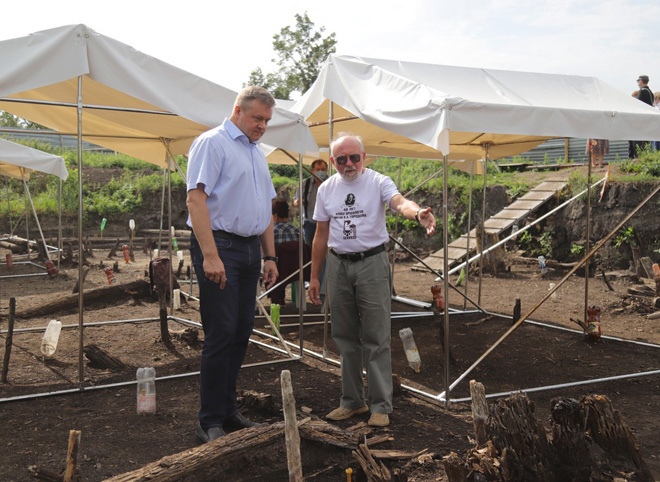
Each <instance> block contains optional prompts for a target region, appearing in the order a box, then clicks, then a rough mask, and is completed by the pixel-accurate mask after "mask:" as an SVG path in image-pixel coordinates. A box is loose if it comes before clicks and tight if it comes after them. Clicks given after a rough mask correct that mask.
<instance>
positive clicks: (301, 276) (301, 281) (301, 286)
mask: <svg viewBox="0 0 660 482" xmlns="http://www.w3.org/2000/svg"><path fill="white" fill-rule="evenodd" d="M302 173H303V155H302V153H300V154H298V206H300V207H301V208H302V207H303V206H304V203H303V202H302V196H303V175H302ZM311 182H314V180H313V179H312V180H311V181H310V183H311ZM303 209H304V208H303ZM303 209H299V210H298V211H299V214H298V215H299V218H300V232H299V233H298V295H297V296H298V339H299V340H300V346H299V349H300V357H301V358H302V356H303V347H304V340H303V331H304V328H303V326H304V321H305V309H304V308H305V305H306V303H307V300H306V299H305V271H304V269H305V268H304V267H303V264H304V262H305V259H304V251H303V249H304V246H303V244H304V242H305V235H304V233H303ZM285 346H286V345H285Z"/></svg>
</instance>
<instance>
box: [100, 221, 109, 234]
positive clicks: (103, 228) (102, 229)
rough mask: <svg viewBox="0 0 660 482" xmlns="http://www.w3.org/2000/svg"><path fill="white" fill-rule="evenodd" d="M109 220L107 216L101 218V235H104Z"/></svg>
mask: <svg viewBox="0 0 660 482" xmlns="http://www.w3.org/2000/svg"><path fill="white" fill-rule="evenodd" d="M107 222H108V220H107V219H106V218H103V219H101V237H103V231H104V230H105V224H106V223H107Z"/></svg>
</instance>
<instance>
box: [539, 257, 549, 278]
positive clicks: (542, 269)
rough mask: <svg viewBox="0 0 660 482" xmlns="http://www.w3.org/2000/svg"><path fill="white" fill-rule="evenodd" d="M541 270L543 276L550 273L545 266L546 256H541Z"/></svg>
mask: <svg viewBox="0 0 660 482" xmlns="http://www.w3.org/2000/svg"><path fill="white" fill-rule="evenodd" d="M539 269H540V270H541V274H542V275H544V274H546V273H547V272H548V267H547V266H546V264H545V256H539Z"/></svg>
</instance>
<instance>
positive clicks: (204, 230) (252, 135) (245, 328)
mask: <svg viewBox="0 0 660 482" xmlns="http://www.w3.org/2000/svg"><path fill="white" fill-rule="evenodd" d="M274 106H275V100H274V99H273V96H272V95H271V94H270V93H269V92H268V91H267V90H265V89H263V88H261V87H246V88H245V89H243V90H242V91H241V92H240V93H239V94H238V96H237V98H236V102H235V104H234V108H233V111H232V114H231V116H230V117H229V118H228V119H225V121H224V122H223V123H222V125H220V126H218V127H216V128H215V129H211V130H210V131H208V132H205V133H204V134H202V135H201V136H199V137H198V138H197V139H195V141H194V142H193V144H192V146H191V147H190V153H189V162H188V180H187V189H188V199H187V204H188V211H189V217H188V225H189V226H190V227H191V228H192V230H193V234H192V235H191V239H190V251H191V256H192V263H193V267H194V269H195V274H196V275H197V279H198V283H199V297H200V314H201V318H202V326H203V328H204V348H203V349H202V360H201V368H200V401H201V407H200V410H199V424H198V426H197V432H196V435H197V437H198V438H199V439H200V440H201V441H202V442H208V441H210V440H214V439H216V438H218V437H221V436H223V435H224V434H225V431H234V430H239V429H242V428H246V427H251V426H254V425H256V424H255V423H254V422H251V421H250V420H248V419H246V418H245V417H243V415H241V414H240V413H239V412H238V409H237V406H236V379H237V377H238V372H239V370H240V368H241V364H242V363H243V359H244V358H245V351H246V349H247V344H248V341H249V338H250V334H251V333H252V328H253V326H254V308H255V300H256V288H257V283H258V280H259V275H260V273H261V260H262V257H261V252H262V250H263V254H264V257H263V260H264V266H263V273H264V274H263V276H264V283H265V286H266V288H269V287H270V286H271V285H273V284H274V283H275V280H276V279H277V275H278V273H277V258H276V257H275V242H274V239H273V224H272V217H271V202H272V199H273V198H274V197H275V195H276V193H275V189H274V187H273V183H272V181H271V178H270V172H269V170H268V163H267V162H266V158H265V156H264V154H263V153H262V151H261V149H259V146H258V145H257V142H258V141H259V139H261V136H263V134H264V133H265V132H266V127H267V125H268V121H270V119H271V117H272V113H273V107H274Z"/></svg>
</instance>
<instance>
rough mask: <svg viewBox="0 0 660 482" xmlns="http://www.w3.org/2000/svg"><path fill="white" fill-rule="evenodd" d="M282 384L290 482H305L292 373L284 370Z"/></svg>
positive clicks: (281, 376) (281, 375)
mask: <svg viewBox="0 0 660 482" xmlns="http://www.w3.org/2000/svg"><path fill="white" fill-rule="evenodd" d="M280 383H281V385H282V404H283V411H284V436H285V441H286V459H287V466H288V468H289V482H303V472H302V460H301V458H300V435H299V434H298V423H297V422H298V420H297V417H296V400H295V398H294V396H293V384H292V383H291V372H290V371H289V370H282V373H281V374H280Z"/></svg>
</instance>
